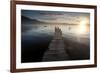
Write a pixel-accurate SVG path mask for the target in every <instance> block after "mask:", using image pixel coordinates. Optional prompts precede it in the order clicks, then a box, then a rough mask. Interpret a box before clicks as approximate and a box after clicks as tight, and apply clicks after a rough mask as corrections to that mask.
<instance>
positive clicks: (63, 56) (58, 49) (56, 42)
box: [43, 27, 69, 61]
mask: <svg viewBox="0 0 100 73" xmlns="http://www.w3.org/2000/svg"><path fill="white" fill-rule="evenodd" d="M64 47H65V46H64V41H63V37H62V31H61V29H60V28H59V27H55V33H54V38H53V40H52V41H51V43H50V45H49V49H48V50H47V51H46V52H45V53H44V56H43V61H63V60H67V59H69V57H68V54H67V53H66V52H65V49H64Z"/></svg>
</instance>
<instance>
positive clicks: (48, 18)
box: [21, 10, 90, 24]
mask: <svg viewBox="0 0 100 73" xmlns="http://www.w3.org/2000/svg"><path fill="white" fill-rule="evenodd" d="M21 14H22V15H23V16H26V17H29V18H31V19H37V20H39V21H43V22H48V23H68V24H79V23H80V22H81V21H83V20H84V21H86V23H87V24H89V23H90V21H89V20H90V13H82V12H81V13H80V12H60V11H39V10H22V11H21Z"/></svg>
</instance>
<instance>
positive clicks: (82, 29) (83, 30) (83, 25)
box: [79, 20, 87, 34]
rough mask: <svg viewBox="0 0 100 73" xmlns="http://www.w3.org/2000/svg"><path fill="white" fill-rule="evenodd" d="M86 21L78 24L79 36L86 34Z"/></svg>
mask: <svg viewBox="0 0 100 73" xmlns="http://www.w3.org/2000/svg"><path fill="white" fill-rule="evenodd" d="M86 24H87V21H86V20H82V21H81V22H80V24H79V33H80V34H84V33H86V30H87V26H86Z"/></svg>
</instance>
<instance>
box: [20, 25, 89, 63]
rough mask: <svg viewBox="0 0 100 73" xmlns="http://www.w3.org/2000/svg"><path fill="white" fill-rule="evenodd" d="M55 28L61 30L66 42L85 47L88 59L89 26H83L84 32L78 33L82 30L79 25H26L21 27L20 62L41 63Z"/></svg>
mask: <svg viewBox="0 0 100 73" xmlns="http://www.w3.org/2000/svg"><path fill="white" fill-rule="evenodd" d="M55 27H59V28H60V29H61V30H62V34H63V37H64V38H65V39H67V40H68V41H73V42H77V43H80V44H83V45H85V46H86V47H85V48H88V53H87V54H88V57H89V43H90V41H89V39H90V38H89V35H90V34H89V26H85V27H86V30H85V32H80V31H81V30H83V29H81V28H80V26H79V25H66V24H61V25H60V24H27V25H23V26H22V34H21V39H22V42H21V43H22V47H21V48H22V58H21V59H22V62H40V61H42V57H43V54H44V52H45V51H46V50H47V49H48V46H49V44H50V42H51V40H52V39H53V36H54V31H55ZM83 45H82V46H81V47H83ZM71 46H72V45H71ZM79 48H80V47H79ZM86 51H87V50H85V52H86ZM85 54H86V53H85Z"/></svg>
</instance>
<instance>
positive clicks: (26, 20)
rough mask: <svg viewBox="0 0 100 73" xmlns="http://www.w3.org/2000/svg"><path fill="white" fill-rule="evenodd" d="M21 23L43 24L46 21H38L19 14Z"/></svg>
mask: <svg viewBox="0 0 100 73" xmlns="http://www.w3.org/2000/svg"><path fill="white" fill-rule="evenodd" d="M21 23H22V24H40V23H41V24H45V23H46V22H42V21H39V20H37V19H30V18H28V17H26V16H21Z"/></svg>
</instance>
